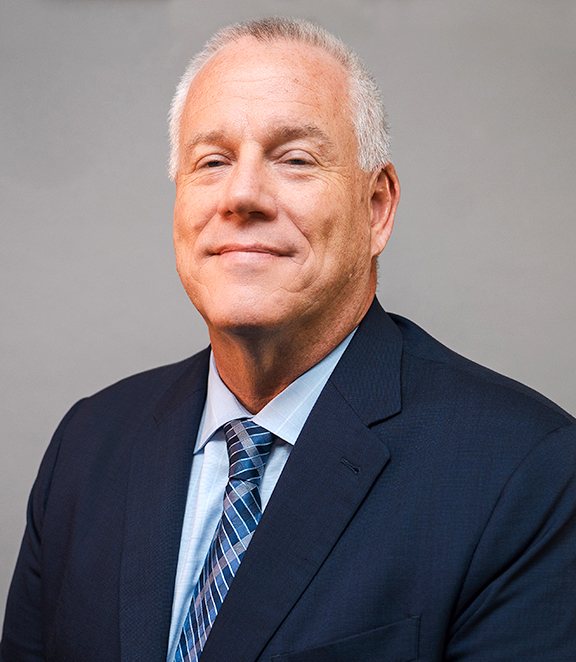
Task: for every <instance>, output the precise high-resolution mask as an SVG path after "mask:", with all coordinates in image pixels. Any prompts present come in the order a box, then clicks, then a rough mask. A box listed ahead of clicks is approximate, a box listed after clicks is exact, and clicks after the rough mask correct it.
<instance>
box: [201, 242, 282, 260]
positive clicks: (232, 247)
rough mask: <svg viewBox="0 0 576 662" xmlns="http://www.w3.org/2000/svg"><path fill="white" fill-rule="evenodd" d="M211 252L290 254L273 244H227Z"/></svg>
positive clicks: (219, 253) (220, 253)
mask: <svg viewBox="0 0 576 662" xmlns="http://www.w3.org/2000/svg"><path fill="white" fill-rule="evenodd" d="M210 252H211V253H212V255H226V254H227V253H260V254H264V255H272V256H275V257H281V256H286V255H288V253H287V252H286V251H283V250H280V249H278V248H275V247H272V246H264V245H262V244H247V245H244V244H226V245H224V246H220V247H219V248H216V249H215V250H213V251H210Z"/></svg>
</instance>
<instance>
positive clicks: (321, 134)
mask: <svg viewBox="0 0 576 662" xmlns="http://www.w3.org/2000/svg"><path fill="white" fill-rule="evenodd" d="M267 134H268V137H269V140H270V141H271V142H272V143H274V145H275V146H277V145H282V144H284V143H288V142H291V141H293V140H299V139H302V138H313V139H314V140H315V141H316V142H317V143H318V146H319V147H320V148H321V149H324V150H326V151H327V152H328V153H331V152H332V151H333V150H334V149H335V144H334V142H333V140H332V139H331V138H330V137H329V136H328V134H327V133H326V132H325V131H323V130H322V129H321V128H320V127H318V126H315V125H314V124H304V125H291V124H284V125H283V124H280V125H277V126H273V127H272V128H271V129H270V130H269V131H268V132H267ZM225 140H226V134H225V132H224V131H219V130H215V131H202V132H200V133H197V134H196V135H195V136H194V137H192V138H191V139H190V140H188V141H187V142H186V144H185V145H184V153H186V154H187V153H190V151H192V150H193V149H194V148H195V147H196V146H197V145H201V144H217V143H221V142H224V141H225Z"/></svg>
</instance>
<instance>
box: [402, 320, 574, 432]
mask: <svg viewBox="0 0 576 662" xmlns="http://www.w3.org/2000/svg"><path fill="white" fill-rule="evenodd" d="M390 317H391V318H392V320H393V321H394V323H395V325H396V326H397V328H398V329H399V330H400V332H401V334H402V338H403V357H404V358H403V378H404V382H405V388H407V389H410V390H411V392H412V391H413V390H418V384H419V386H420V388H426V391H427V397H428V398H429V399H434V397H435V396H436V398H437V402H438V404H440V403H441V402H444V403H446V402H450V403H453V404H454V405H457V404H458V403H460V404H461V405H464V404H466V405H467V411H468V412H469V413H470V414H473V413H474V411H476V410H479V409H481V410H483V411H484V412H486V413H487V414H488V415H491V416H492V420H493V421H498V420H501V421H506V420H508V421H510V422H512V421H514V420H515V419H516V420H520V419H521V420H525V421H527V422H530V423H531V424H532V426H534V425H536V424H537V423H538V422H540V423H542V424H543V425H544V426H545V427H549V429H553V428H555V427H558V428H559V427H564V426H566V425H574V424H576V419H574V417H573V416H571V415H570V414H569V413H567V412H566V411H564V410H563V409H562V408H561V407H559V406H558V405H557V404H555V403H554V402H552V401H551V400H549V399H548V398H546V397H545V396H544V395H542V394H541V393H538V392H537V391H535V390H534V389H532V388H530V387H528V386H525V385H524V384H521V383H520V382H517V381H515V380H514V379H511V378H509V377H505V376H504V375H501V374H499V373H497V372H495V371H493V370H491V369H489V368H486V367H484V366H482V365H480V364H478V363H475V362H474V361H471V360H470V359H467V358H465V357H463V356H461V355H460V354H458V353H456V352H454V351H453V350H451V349H449V348H448V347H446V346H445V345H443V344H442V343H440V342H439V341H437V340H436V339H434V338H433V337H432V336H431V335H430V334H428V333H427V332H426V331H424V330H423V329H422V328H420V327H419V326H418V325H417V324H415V323H414V322H411V321H410V320H408V319H406V318H404V317H401V316H400V315H394V314H391V315H390Z"/></svg>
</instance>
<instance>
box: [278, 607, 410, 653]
mask: <svg viewBox="0 0 576 662" xmlns="http://www.w3.org/2000/svg"><path fill="white" fill-rule="evenodd" d="M419 631H420V616H413V617H412V618H407V619H405V620H403V621H398V622H397V623H391V624H390V625H385V626H384V627H381V628H376V629H375V630H369V631H368V632H363V633H362V634H357V635H354V636H353V637H346V639H340V640H338V641H333V642H331V643H329V644H325V645H324V646H316V647H314V648H309V649H308V650H304V651H298V652H296V653H282V654H281V655H275V656H274V657H273V658H272V662H412V661H413V660H417V659H418V635H419Z"/></svg>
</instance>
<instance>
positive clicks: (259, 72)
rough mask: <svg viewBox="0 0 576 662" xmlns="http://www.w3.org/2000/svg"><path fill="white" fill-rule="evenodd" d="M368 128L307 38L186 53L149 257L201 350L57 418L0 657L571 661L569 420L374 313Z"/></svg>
mask: <svg viewBox="0 0 576 662" xmlns="http://www.w3.org/2000/svg"><path fill="white" fill-rule="evenodd" d="M383 117H384V116H383V112H382V109H381V105H380V102H379V96H378V92H377V89H376V88H375V86H374V83H373V82H372V79H371V78H370V76H369V74H367V73H366V72H365V71H364V70H363V69H362V67H361V65H360V63H359V62H358V60H357V58H356V57H355V56H354V55H353V54H351V53H350V52H349V51H348V50H347V49H346V48H345V47H344V46H343V45H342V44H341V43H340V42H338V41H337V40H336V39H335V38H333V37H332V36H330V35H328V34H326V33H324V32H323V31H321V30H318V29H316V28H314V27H313V26H311V25H309V24H307V23H303V22H298V21H291V20H275V19H268V20H263V21H257V22H253V23H248V24H241V25H239V26H232V27H231V28H228V29H226V30H224V31H223V32H222V33H220V34H218V35H216V36H215V37H214V38H213V39H212V41H211V42H209V44H208V46H207V48H206V49H205V51H203V53H201V54H200V56H199V57H198V58H197V59H196V60H195V61H193V63H192V65H191V68H190V69H189V71H188V72H187V74H185V76H184V78H183V80H182V83H181V85H180V87H179V90H178V92H177V95H176V97H175V101H174V104H173V108H172V119H171V125H172V136H173V147H174V149H173V154H172V161H171V169H172V174H173V175H174V177H175V180H176V206H175V214H174V240H175V246H176V258H177V265H178V271H179V273H180V277H181V279H182V282H183V284H184V287H185V288H186V291H187V292H188V294H189V296H190V298H191V300H192V302H193V303H194V305H195V306H196V307H197V308H198V310H199V311H200V313H201V314H202V316H203V317H204V319H205V320H206V323H207V325H208V328H209V331H210V339H211V347H212V354H210V352H209V351H208V350H206V351H204V352H201V353H200V354H198V355H196V356H194V357H192V358H191V359H188V360H186V361H184V362H182V363H179V364H176V365H173V366H168V367H164V368H160V369H157V370H154V371H151V372H148V373H144V374H142V375H138V376H136V377H132V378H130V379H128V380H125V381H123V382H120V383H119V384H116V385H114V386H112V387H110V388H109V389H106V390H105V391H103V392H101V393H99V394H96V395H95V396H93V397H92V398H88V399H86V400H84V401H81V402H80V403H78V404H77V405H76V406H75V407H74V408H73V409H72V410H71V411H70V412H69V413H68V415H67V416H66V418H65V419H64V421H63V422H62V424H61V425H60V427H59V429H58V431H57V432H56V435H55V437H54V439H53V441H52V444H51V445H50V447H49V449H48V451H47V454H46V457H45V459H44V461H43V464H42V467H41V469H40V473H39V477H38V479H37V481H36V484H35V486H34V489H33V493H32V497H31V501H30V507H29V513H28V517H29V521H28V527H27V530H26V534H25V538H24V542H23V547H22V551H21V554H20V558H19V561H18V565H17V568H16V572H15V577H14V580H13V584H12V588H11V592H10V596H9V603H8V609H7V616H6V623H5V630H4V638H3V641H2V648H1V651H2V660H4V662H12V661H15V660H30V661H31V660H58V661H63V660H68V661H76V660H82V661H83V662H86V661H90V660H100V661H101V660H106V661H113V660H134V661H136V660H138V661H144V660H145V661H149V660H150V661H152V660H168V661H170V662H172V661H173V660H195V659H197V658H198V656H199V655H200V654H201V660H202V662H210V661H219V662H223V661H231V662H254V661H255V660H259V661H264V660H266V661H269V660H275V661H276V662H320V661H328V660H329V661H330V662H340V661H344V660H347V661H348V660H353V661H358V660H362V661H365V660H382V661H395V662H402V661H404V662H408V661H410V660H426V661H440V660H445V661H455V660H460V661H466V662H476V661H483V662H496V661H502V662H511V661H518V662H519V661H522V662H526V661H529V660H534V661H536V660H538V661H542V660H546V661H551V660H554V661H556V662H568V661H569V660H570V661H573V660H574V659H575V656H576V600H575V598H576V580H575V576H574V571H575V570H576V517H575V515H576V505H575V504H576V484H575V480H574V476H575V464H576V463H575V454H576V443H575V442H576V427H575V422H574V419H572V418H571V417H570V416H568V415H567V414H566V413H564V412H563V411H561V410H560V409H559V408H558V407H556V406H555V405H553V404H552V403H550V402H548V401H547V400H545V399H544V398H542V397H541V396H539V395H538V394H535V393H534V392H532V391H530V390H529V389H527V388H525V387H523V386H521V385H519V384H517V383H515V382H512V381H510V380H508V379H505V378H503V377H500V376H498V375H496V374H494V373H492V372H490V371H488V370H486V369H484V368H481V367H479V366H476V365H474V364H472V363H471V362H469V361H467V360H466V359H463V358H462V357H459V356H457V355H455V354H454V353H452V352H451V351H450V350H448V349H446V348H445V347H443V346H442V345H440V344H439V343H437V342H436V341H435V340H433V339H432V338H430V336H428V335H427V334H426V333H425V332H423V331H422V330H421V329H419V328H418V327H416V326H415V325H414V324H412V323H411V322H408V321H407V320H404V319H402V318H399V317H392V316H388V315H387V314H386V313H385V312H384V311H383V310H382V309H381V308H380V306H379V304H378V303H377V302H376V301H375V300H374V294H375V290H376V260H377V256H378V255H379V254H380V253H381V252H382V250H383V248H384V246H385V245H386V242H387V240H388V237H389V236H390V232H391V230H392V224H393V221H394V214H395V210H396V206H397V204H398V198H399V185H398V180H397V177H396V174H395V171H394V168H393V167H392V165H391V164H390V163H389V162H388V160H387V138H386V131H385V122H384V119H383ZM246 421H248V422H246ZM227 448H229V449H230V451H229V452H230V456H231V457H230V467H229V466H228V465H229V459H228V451H227ZM238 457H241V459H240V460H238ZM238 464H241V465H242V466H241V467H240V469H239V470H238V469H237V466H236V465H238ZM243 471H245V472H247V474H250V476H249V477H248V478H246V477H245V476H244V475H241V474H242V472H243ZM262 510H263V514H262ZM247 511H250V512H247ZM256 524H257V527H256ZM214 532H215V533H214ZM216 614H217V617H216Z"/></svg>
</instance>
